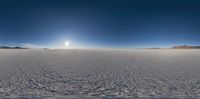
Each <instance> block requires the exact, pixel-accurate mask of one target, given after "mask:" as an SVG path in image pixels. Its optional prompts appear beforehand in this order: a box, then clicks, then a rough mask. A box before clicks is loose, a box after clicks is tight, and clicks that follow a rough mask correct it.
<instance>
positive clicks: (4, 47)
mask: <svg viewBox="0 0 200 99" xmlns="http://www.w3.org/2000/svg"><path fill="white" fill-rule="evenodd" d="M0 49H27V48H23V47H18V46H17V47H10V46H0Z"/></svg>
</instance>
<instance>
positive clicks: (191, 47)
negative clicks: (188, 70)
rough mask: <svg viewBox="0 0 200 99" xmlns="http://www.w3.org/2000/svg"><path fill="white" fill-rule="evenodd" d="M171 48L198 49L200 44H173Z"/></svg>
mask: <svg viewBox="0 0 200 99" xmlns="http://www.w3.org/2000/svg"><path fill="white" fill-rule="evenodd" d="M172 49H200V46H188V45H182V46H174V47H172Z"/></svg>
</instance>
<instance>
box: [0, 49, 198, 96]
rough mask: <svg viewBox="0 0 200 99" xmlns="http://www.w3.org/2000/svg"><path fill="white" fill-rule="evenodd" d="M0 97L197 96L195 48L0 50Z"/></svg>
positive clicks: (196, 53)
mask: <svg viewBox="0 0 200 99" xmlns="http://www.w3.org/2000/svg"><path fill="white" fill-rule="evenodd" d="M0 96H2V97H4V96H95V97H99V96H101V97H105V96H114V97H127V96H132V97H200V50H172V49H171V50H169V49H158V50H156V49H154V50H153V49H152V50H151V49H135V50H72V49H71V50H27V49H26V50H24V49H21V50H2V49H1V50H0Z"/></svg>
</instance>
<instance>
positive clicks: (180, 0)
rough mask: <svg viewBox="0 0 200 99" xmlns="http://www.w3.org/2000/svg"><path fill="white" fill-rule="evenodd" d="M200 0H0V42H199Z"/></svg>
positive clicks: (117, 45) (74, 45)
mask: <svg viewBox="0 0 200 99" xmlns="http://www.w3.org/2000/svg"><path fill="white" fill-rule="evenodd" d="M199 5H200V1H199V0H0V45H9V46H26V47H50V48H62V47H66V46H65V42H70V45H69V46H68V47H70V48H149V47H164V48H165V47H171V46H174V45H200V6H199Z"/></svg>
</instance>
